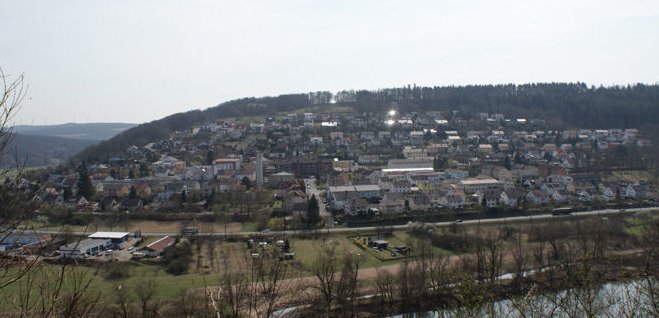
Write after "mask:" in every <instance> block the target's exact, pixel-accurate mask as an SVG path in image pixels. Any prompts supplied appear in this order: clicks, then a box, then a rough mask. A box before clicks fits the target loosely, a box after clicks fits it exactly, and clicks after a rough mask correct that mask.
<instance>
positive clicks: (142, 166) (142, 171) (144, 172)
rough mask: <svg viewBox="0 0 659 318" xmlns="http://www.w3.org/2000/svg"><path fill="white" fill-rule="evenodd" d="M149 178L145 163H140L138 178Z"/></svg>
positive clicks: (147, 167)
mask: <svg viewBox="0 0 659 318" xmlns="http://www.w3.org/2000/svg"><path fill="white" fill-rule="evenodd" d="M148 176H149V166H147V164H146V163H145V162H142V163H140V178H144V177H148Z"/></svg>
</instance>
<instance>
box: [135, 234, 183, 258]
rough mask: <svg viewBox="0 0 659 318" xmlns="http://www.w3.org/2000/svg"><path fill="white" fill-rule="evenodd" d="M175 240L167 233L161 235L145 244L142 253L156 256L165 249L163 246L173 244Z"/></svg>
mask: <svg viewBox="0 0 659 318" xmlns="http://www.w3.org/2000/svg"><path fill="white" fill-rule="evenodd" d="M175 241H176V240H175V239H174V238H173V237H171V236H169V235H167V236H163V237H161V238H159V239H157V240H155V241H154V242H153V243H151V244H149V245H147V246H146V247H144V248H143V251H144V254H146V255H147V256H150V257H156V256H159V255H161V254H162V252H163V251H164V250H165V248H167V247H169V246H172V245H174V242H175Z"/></svg>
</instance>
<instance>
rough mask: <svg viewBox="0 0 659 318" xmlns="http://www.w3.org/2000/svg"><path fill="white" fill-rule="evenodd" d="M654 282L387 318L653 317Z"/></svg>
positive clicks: (635, 281)
mask: <svg viewBox="0 0 659 318" xmlns="http://www.w3.org/2000/svg"><path fill="white" fill-rule="evenodd" d="M657 283H658V282H657V280H656V279H653V280H651V281H648V280H633V281H628V282H623V283H620V282H617V283H608V284H604V285H601V286H600V287H599V288H590V289H586V288H583V289H568V290H563V291H560V292H555V293H549V294H542V295H534V296H526V297H517V298H514V299H503V300H499V301H496V302H493V303H488V304H483V305H480V306H474V307H460V308H452V309H438V310H434V311H427V312H417V313H406V314H399V315H394V316H390V317H388V318H445V317H487V318H490V317H491V318H498V317H510V318H531V317H559V318H563V317H565V318H573V317H574V318H576V317H602V318H609V317H610V318H631V317H639V318H645V317H657V316H656V314H657V312H656V308H654V307H653V301H654V304H655V305H656V304H657V302H659V300H658V299H657V297H658V295H657V294H656V293H657V292H658V291H659V290H658V288H657ZM652 290H653V292H654V293H652ZM651 295H654V296H651ZM652 297H654V298H652Z"/></svg>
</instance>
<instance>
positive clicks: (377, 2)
mask: <svg viewBox="0 0 659 318" xmlns="http://www.w3.org/2000/svg"><path fill="white" fill-rule="evenodd" d="M0 39H1V40H0V66H1V67H2V68H3V69H4V71H5V73H8V74H11V75H17V74H20V73H24V74H25V78H26V82H27V83H28V84H29V92H28V97H29V99H28V100H26V102H25V103H24V105H23V109H22V111H21V113H20V115H19V117H18V119H17V122H18V123H21V124H56V123H64V122H133V123H141V122H146V121H151V120H154V119H158V118H161V117H163V116H166V115H169V114H172V113H175V112H181V111H186V110H190V109H198V108H199V109H203V108H206V107H210V106H214V105H217V104H218V103H220V102H222V101H226V100H229V99H234V98H240V97H248V96H263V95H278V94H283V93H297V92H308V91H316V90H330V91H333V92H335V91H338V90H341V89H362V88H365V89H377V88H383V87H393V86H400V85H406V84H414V83H416V84H417V85H454V84H455V85H461V84H483V83H527V82H554V81H566V82H575V81H583V82H587V83H589V84H605V85H606V84H627V83H636V82H644V83H656V82H657V81H659V1H656V0H651V1H608V0H594V1H578V0H552V1H528V0H527V1H512V0H506V1H466V0H456V1H438V0H434V1H384V0H373V1H357V0H348V1H322V0H319V1H284V0H277V1H271V0H270V1H233V2H226V1H210V0H209V1H170V0H153V1H145V0H130V1H129V0H126V1H119V0H113V1H101V0H98V1H95V0H80V1H64V0H52V1H36V0H35V1H26V0H15V1H9V0H0Z"/></svg>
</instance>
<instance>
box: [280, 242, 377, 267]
mask: <svg viewBox="0 0 659 318" xmlns="http://www.w3.org/2000/svg"><path fill="white" fill-rule="evenodd" d="M325 242H332V243H333V244H337V245H336V251H337V252H338V253H339V255H341V253H350V254H360V255H363V256H364V259H363V263H362V266H363V268H368V267H375V266H379V265H382V264H383V263H382V262H381V261H380V260H378V259H377V258H376V257H375V256H373V255H371V254H369V253H365V251H364V250H362V249H361V248H359V247H358V246H357V245H355V244H354V243H353V242H352V239H351V238H348V237H346V236H343V235H335V236H332V237H330V238H329V239H327V241H325ZM323 243H324V242H323V240H293V241H291V246H292V247H293V252H295V259H296V260H297V261H299V262H300V263H301V264H302V266H303V267H304V268H305V269H309V268H311V266H313V263H314V261H315V260H316V255H317V252H318V251H319V250H320V249H321V247H322V244H323Z"/></svg>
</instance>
